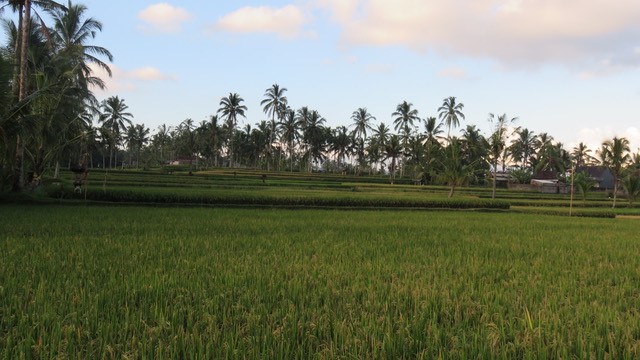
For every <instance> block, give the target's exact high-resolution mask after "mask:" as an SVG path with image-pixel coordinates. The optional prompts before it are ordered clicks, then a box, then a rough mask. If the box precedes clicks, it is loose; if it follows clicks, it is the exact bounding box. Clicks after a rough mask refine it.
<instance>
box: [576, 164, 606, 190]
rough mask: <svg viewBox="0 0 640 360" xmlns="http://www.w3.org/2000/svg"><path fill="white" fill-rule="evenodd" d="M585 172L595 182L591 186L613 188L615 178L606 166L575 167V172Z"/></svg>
mask: <svg viewBox="0 0 640 360" xmlns="http://www.w3.org/2000/svg"><path fill="white" fill-rule="evenodd" d="M581 172H583V173H586V174H588V175H589V176H591V178H592V179H593V180H595V181H596V184H595V185H594V186H593V187H594V188H596V189H613V187H614V182H615V179H614V177H613V173H611V170H609V168H608V167H606V166H580V167H579V168H577V169H576V174H577V173H581Z"/></svg>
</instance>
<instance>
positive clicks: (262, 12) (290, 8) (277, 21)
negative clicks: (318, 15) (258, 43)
mask: <svg viewBox="0 0 640 360" xmlns="http://www.w3.org/2000/svg"><path fill="white" fill-rule="evenodd" d="M307 22H308V19H307V17H306V16H305V14H304V13H303V11H302V10H301V9H300V8H299V7H297V6H295V5H287V6H284V7H282V8H272V7H269V6H260V7H250V6H246V7H243V8H240V9H238V10H236V11H234V12H232V13H230V14H227V15H225V16H223V17H222V18H220V19H219V20H218V21H217V22H216V24H215V28H216V29H217V30H222V31H228V32H235V33H274V34H278V35H279V36H280V37H283V38H295V37H298V36H300V35H302V28H303V26H304V25H305V24H306V23H307Z"/></svg>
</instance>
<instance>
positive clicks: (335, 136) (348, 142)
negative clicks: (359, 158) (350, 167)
mask: <svg viewBox="0 0 640 360" xmlns="http://www.w3.org/2000/svg"><path fill="white" fill-rule="evenodd" d="M352 136H353V135H351V134H349V132H348V130H347V127H346V126H338V127H337V128H335V129H333V131H332V134H331V142H330V144H329V149H330V150H331V151H333V152H334V153H335V154H336V160H337V163H338V168H340V166H341V165H343V164H344V160H345V157H346V156H347V154H349V153H350V152H351V148H352V145H353V137H352Z"/></svg>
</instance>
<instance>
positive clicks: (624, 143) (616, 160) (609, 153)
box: [602, 137, 631, 208]
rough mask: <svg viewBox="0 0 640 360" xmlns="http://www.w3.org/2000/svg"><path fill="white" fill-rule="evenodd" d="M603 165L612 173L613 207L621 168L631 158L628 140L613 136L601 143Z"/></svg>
mask: <svg viewBox="0 0 640 360" xmlns="http://www.w3.org/2000/svg"><path fill="white" fill-rule="evenodd" d="M602 150H603V154H602V157H603V159H604V165H605V166H607V167H608V168H609V170H611V173H612V174H613V180H614V182H613V206H612V207H613V208H615V207H616V198H617V194H618V183H619V182H620V178H621V175H622V170H623V168H624V166H625V164H626V163H627V162H629V160H630V159H631V156H630V155H629V151H630V150H629V140H627V139H626V138H619V137H614V138H613V139H611V140H607V141H605V142H604V143H603V144H602Z"/></svg>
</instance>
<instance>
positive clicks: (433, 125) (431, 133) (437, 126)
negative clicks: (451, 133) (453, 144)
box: [424, 116, 443, 146]
mask: <svg viewBox="0 0 640 360" xmlns="http://www.w3.org/2000/svg"><path fill="white" fill-rule="evenodd" d="M441 127H442V122H438V120H437V119H436V118H435V117H433V116H430V117H428V118H426V119H424V145H425V146H432V145H439V144H440V139H441V138H442V136H441V135H440V134H442V133H443V131H442V129H441Z"/></svg>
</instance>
